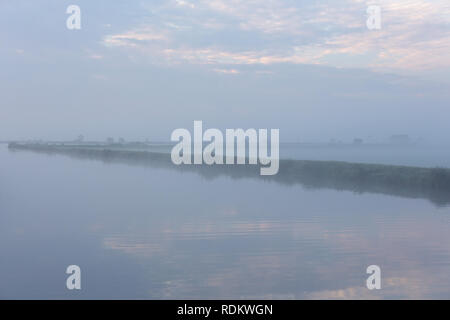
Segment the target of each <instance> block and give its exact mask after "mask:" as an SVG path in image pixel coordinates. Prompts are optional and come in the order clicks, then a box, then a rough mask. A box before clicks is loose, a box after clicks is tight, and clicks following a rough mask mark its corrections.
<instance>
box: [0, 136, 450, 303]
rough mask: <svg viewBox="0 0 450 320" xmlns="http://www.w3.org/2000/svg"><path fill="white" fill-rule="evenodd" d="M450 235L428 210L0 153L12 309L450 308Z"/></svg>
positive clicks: (439, 211) (326, 192)
mask: <svg viewBox="0 0 450 320" xmlns="http://www.w3.org/2000/svg"><path fill="white" fill-rule="evenodd" d="M337 160H339V159H337ZM449 231H450V208H449V207H437V206H435V205H434V204H432V203H431V202H430V201H428V200H421V199H407V198H401V197H395V196H389V195H379V194H355V193H352V192H348V191H337V190H330V189H317V190H306V189H304V188H302V187H301V186H300V185H283V184H277V183H275V182H267V181H264V180H260V179H232V178H230V177H227V176H221V177H217V178H215V179H205V178H204V177H202V176H200V175H198V174H196V173H195V172H178V171H175V170H170V169H158V168H152V167H143V166H131V165H126V164H113V163H111V164H105V163H102V162H100V161H90V160H79V159H73V158H69V157H67V156H57V155H53V156H49V155H45V154H37V153H32V152H24V151H20V152H10V151H8V149H7V148H6V146H5V145H0V257H1V258H0V298H14V299H15V298H44V299H47V298H63V299H70V298H144V299H146V298H156V299H161V298H162V299H177V298H183V299H194V298H225V299H226V298H255V299H258V298H274V299H276V298H285V299H290V298H292V299H304V298H305V299H308V298H319V299H322V298H447V299H450V232H449ZM70 264H77V265H79V266H80V267H81V269H82V290H81V291H77V292H74V291H68V290H67V289H66V287H65V281H66V277H67V275H66V274H65V269H66V267H67V266H68V265H70ZM372 264H376V265H379V266H380V267H381V270H382V289H381V290H372V291H369V290H368V289H367V288H366V286H365V281H366V278H367V276H368V275H367V274H366V268H367V266H369V265H372Z"/></svg>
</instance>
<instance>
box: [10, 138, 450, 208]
mask: <svg viewBox="0 0 450 320" xmlns="http://www.w3.org/2000/svg"><path fill="white" fill-rule="evenodd" d="M8 147H9V149H10V150H11V151H19V150H28V151H34V152H39V153H45V154H62V155H67V156H70V157H73V158H79V159H91V160H97V161H102V162H105V163H123V164H129V165H140V166H151V167H157V168H166V169H171V170H178V171H186V172H195V173H197V174H200V175H202V176H204V177H205V178H211V179H212V178H215V177H217V176H221V175H225V176H229V177H231V178H235V179H240V178H254V179H263V180H265V181H273V182H276V183H282V184H289V185H291V184H300V185H302V186H304V187H305V188H311V189H315V188H329V189H335V190H346V191H353V192H357V193H365V192H368V193H379V194H387V195H393V196H401V197H407V198H421V199H427V200H429V201H431V202H433V203H434V204H436V205H438V206H445V205H448V204H450V169H448V168H422V167H409V166H393V165H380V164H365V163H349V162H339V161H311V160H283V159H281V160H280V170H279V172H278V174H276V175H274V176H260V175H259V166H255V165H210V166H209V165H180V166H177V165H174V164H173V163H172V161H171V159H170V154H169V153H160V152H149V151H142V150H123V149H116V148H110V147H108V146H106V145H98V146H95V145H90V146H83V145H79V146H77V145H62V144H53V145H52V144H35V143H31V144H30V143H10V144H9V146H8Z"/></svg>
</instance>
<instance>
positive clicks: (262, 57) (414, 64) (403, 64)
mask: <svg viewBox="0 0 450 320" xmlns="http://www.w3.org/2000/svg"><path fill="white" fill-rule="evenodd" d="M370 4H377V5H380V7H381V10H382V11H381V12H382V16H381V19H382V29H381V30H368V29H367V27H366V19H367V13H366V9H367V6H368V5H370ZM146 9H147V11H148V12H151V19H148V20H146V22H145V23H143V24H142V25H141V26H138V27H134V28H132V29H131V30H124V31H123V32H120V33H116V34H111V35H108V36H106V37H104V38H103V41H102V42H103V44H104V45H106V46H108V47H110V48H111V47H122V48H125V49H127V50H138V52H141V53H142V54H143V55H144V56H146V57H158V59H157V60H154V59H152V61H158V62H162V63H170V64H172V63H193V64H237V65H238V64H244V65H245V64H262V65H267V64H278V63H293V64H321V65H329V66H335V67H347V66H356V67H362V68H370V69H375V70H377V69H378V70H413V71H420V70H428V69H436V68H443V67H450V59H448V52H449V49H450V28H449V24H450V5H449V4H448V1H447V0H436V1H433V2H427V1H424V0H399V1H396V2H395V3H394V2H392V1H388V0H380V1H376V2H372V1H367V2H365V1H360V0H337V1H335V2H332V3H329V2H327V3H325V2H320V1H319V2H315V3H308V4H302V5H299V4H298V3H296V2H292V1H263V0H248V1H244V0H227V1H225V0H208V1H206V0H200V1H197V2H195V5H194V4H193V3H191V2H187V1H184V0H176V1H174V2H170V3H169V4H164V5H159V6H157V5H154V6H150V7H149V6H148V5H147V6H146Z"/></svg>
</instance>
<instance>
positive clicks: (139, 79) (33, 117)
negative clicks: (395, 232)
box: [0, 1, 450, 143]
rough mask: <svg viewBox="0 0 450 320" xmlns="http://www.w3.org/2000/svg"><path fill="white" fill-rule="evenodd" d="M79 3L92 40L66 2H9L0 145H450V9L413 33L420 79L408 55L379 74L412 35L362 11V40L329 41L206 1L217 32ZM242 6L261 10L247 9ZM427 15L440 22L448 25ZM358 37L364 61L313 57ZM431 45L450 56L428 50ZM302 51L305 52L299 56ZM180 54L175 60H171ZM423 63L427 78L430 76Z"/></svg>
mask: <svg viewBox="0 0 450 320" xmlns="http://www.w3.org/2000/svg"><path fill="white" fill-rule="evenodd" d="M341 2H342V1H341ZM77 3H78V4H79V6H80V8H81V12H82V18H81V21H82V28H81V30H68V29H67V28H66V19H67V17H68V14H66V13H65V9H66V7H67V6H68V5H69V4H70V2H68V1H60V2H57V3H55V2H52V1H38V2H33V3H28V2H26V1H15V2H14V3H9V2H1V3H0V39H1V42H2V46H1V49H0V61H2V63H1V64H2V66H1V69H2V72H1V73H0V82H1V95H0V116H1V118H2V126H1V127H0V140H21V139H45V140H67V139H74V138H75V137H77V136H78V135H79V134H83V135H84V136H85V138H86V139H90V140H102V141H103V140H104V139H105V138H106V137H109V136H113V137H124V138H125V139H127V140H143V139H146V138H148V139H150V140H157V141H168V140H169V138H170V134H171V132H172V131H173V130H174V129H176V128H190V127H191V126H192V123H193V120H202V121H203V122H204V124H205V126H206V127H212V128H220V129H225V128H268V129H270V128H278V129H280V140H281V141H282V142H319V141H320V142H328V141H330V140H331V139H336V140H342V141H348V142H351V141H353V139H354V138H361V139H363V140H364V141H366V142H372V143H380V142H387V141H388V139H389V137H390V136H391V135H394V134H408V135H409V136H410V137H411V138H412V139H413V140H414V141H419V140H420V141H421V142H422V143H449V142H450V138H449V137H450V134H449V133H450V132H449V129H448V121H447V119H448V105H449V101H450V81H449V73H448V72H445V70H448V66H449V61H448V60H449V58H448V55H445V56H442V54H441V51H440V50H441V49H440V48H441V47H442V45H444V46H447V45H448V43H446V42H445V41H444V40H443V39H445V35H446V34H448V27H446V28H445V26H448V24H447V25H446V24H445V21H446V20H445V19H446V18H445V16H444V13H445V11H443V12H442V15H440V14H438V15H437V17H438V18H439V19H435V20H434V24H435V25H436V28H437V27H438V26H440V27H441V28H440V29H439V30H440V32H435V33H434V34H429V33H425V31H424V26H423V23H419V22H417V23H415V22H410V23H409V25H408V26H409V27H410V29H411V30H412V31H411V32H413V33H414V35H415V37H411V38H407V39H403V40H402V42H401V46H402V47H403V48H404V49H405V50H408V49H409V51H410V52H411V51H412V52H415V54H416V55H417V59H416V61H417V65H418V66H417V68H415V66H414V65H411V66H409V65H408V66H404V65H403V64H402V63H401V62H402V61H403V60H405V59H407V58H408V56H404V57H403V58H402V57H398V56H392V57H389V56H388V57H386V58H384V59H385V60H383V61H385V62H386V61H388V60H389V61H390V63H389V64H387V63H385V64H384V65H383V67H379V68H377V67H374V65H375V62H376V61H375V60H373V59H372V58H371V56H372V55H377V54H380V53H379V50H378V49H379V47H380V46H381V45H382V44H383V43H384V44H383V48H384V50H385V51H386V52H389V49H392V51H394V50H395V48H397V46H400V44H397V43H392V41H393V40H392V39H391V37H395V36H396V35H397V33H398V34H402V33H401V32H400V31H401V30H398V26H397V24H396V21H397V20H395V19H394V18H396V17H395V16H393V15H394V14H395V12H394V11H389V15H388V16H387V18H386V19H391V20H387V22H386V27H385V29H382V30H379V31H370V30H366V29H365V19H366V17H365V11H364V7H360V6H359V5H358V6H356V5H355V7H351V17H352V19H354V20H355V21H357V22H358V23H359V24H360V26H359V27H358V28H359V29H358V28H356V27H355V26H347V27H346V26H345V25H341V26H340V27H339V28H338V26H334V29H333V28H331V30H330V31H326V30H327V29H326V28H325V26H326V25H327V24H326V23H325V24H324V23H317V27H320V28H323V29H320V28H319V29H320V30H321V31H320V32H319V31H317V30H316V29H314V28H313V27H311V26H309V25H304V26H303V25H301V26H298V27H299V28H300V27H301V30H302V32H300V31H299V30H297V31H298V34H297V33H296V30H295V29H292V28H294V27H295V26H294V25H292V26H291V25H286V26H285V27H284V28H282V29H280V30H278V29H277V30H276V32H275V31H273V33H270V32H268V31H267V30H266V31H265V29H262V28H264V25H259V24H258V23H259V20H257V21H255V22H254V23H255V25H254V26H253V27H248V28H244V27H242V26H241V27H242V28H244V29H245V30H239V25H236V23H237V22H238V21H235V20H236V19H237V20H239V21H241V20H242V21H244V20H245V19H244V17H242V16H233V15H234V14H236V13H233V12H231V13H230V12H228V13H224V12H220V10H219V9H217V8H215V7H212V8H210V7H209V6H207V5H206V4H205V3H203V2H198V3H196V6H195V8H197V9H198V10H200V11H199V12H197V13H196V16H198V17H203V16H204V17H206V16H208V14H209V13H211V12H214V15H213V18H214V19H213V18H211V19H213V20H214V21H211V24H213V22H214V23H217V24H219V26H204V25H200V24H199V23H198V22H195V21H192V18H190V15H191V14H192V12H191V13H190V12H185V11H186V10H188V8H184V7H185V6H182V5H180V4H179V3H178V2H173V3H172V2H167V3H162V2H161V3H160V2H141V4H139V5H137V4H131V3H130V4H129V3H115V4H112V3H110V2H106V1H95V2H90V1H78V2H77ZM177 3H178V4H177ZM281 3H282V4H283V6H289V5H293V6H294V7H295V8H296V10H297V11H296V12H298V14H299V15H302V17H303V16H308V17H309V18H311V17H314V14H315V12H316V11H314V10H315V7H314V6H312V7H311V6H307V5H303V4H302V5H297V6H295V5H294V4H291V3H289V2H281ZM236 5H238V6H241V5H242V6H243V10H244V8H246V9H248V10H250V8H247V6H245V5H244V4H243V3H241V2H240V1H239V2H237V4H236ZM261 5H262V4H261ZM327 5H328V6H329V7H330V8H335V7H334V5H332V4H327ZM440 5H441V3H440V2H436V4H434V5H433V7H432V9H439V8H440ZM279 6H281V4H280V5H279ZM195 8H194V7H193V8H191V9H192V10H195ZM283 8H284V7H280V8H278V6H274V7H273V8H272V9H271V10H272V11H273V12H275V13H276V12H278V11H280V12H283V11H282V9H283ZM266 9H267V8H266ZM267 10H269V9H267ZM349 10H350V9H349ZM360 10H362V11H360ZM404 10H405V13H408V12H410V11H408V10H412V9H410V8H409V7H407V6H406V7H405V8H404ZM430 10H431V9H430ZM392 12H394V13H392ZM433 12H434V11H433ZM426 13H427V12H425V13H424V14H425V19H428V18H429V19H430V21H429V22H431V18H432V17H434V18H436V15H432V14H431V13H432V12H431V13H430V15H426ZM211 14H212V13H211ZM245 14H246V12H243V13H242V15H244V16H245ZM248 14H249V17H253V15H252V14H250V13H248ZM359 14H361V16H360V15H359ZM397 14H398V15H399V17H402V15H401V14H402V12H400V13H397ZM261 15H263V16H264V13H261ZM233 17H234V18H233ZM257 17H259V16H256V18H257ZM232 18H233V19H235V20H230V19H232ZM256 18H255V19H256ZM260 18H262V17H260ZM286 19H287V20H286V21H285V20H283V21H284V22H285V23H288V22H289V21H291V20H289V18H288V17H286ZM442 19H443V21H442ZM331 20H332V19H331V17H330V21H328V22H327V23H329V24H330V23H331ZM295 21H296V20H295ZM291 22H292V21H291ZM388 22H389V23H390V24H388ZM228 23H229V24H228ZM292 23H293V22H292ZM173 24H175V25H176V26H178V28H176V27H174V26H173ZM314 26H316V25H314ZM184 27H185V28H184ZM344 27H345V28H344ZM442 28H443V29H442ZM357 32H359V33H361V38H357V40H359V42H355V43H353V45H354V49H355V50H356V51H357V49H356V48H359V46H362V45H364V39H366V41H369V42H370V43H372V45H371V46H368V47H367V48H365V50H364V52H362V53H359V52H356V53H354V54H351V53H349V54H344V53H339V54H337V53H336V54H334V55H332V56H329V57H328V56H326V57H328V58H327V59H325V58H323V59H322V60H320V59H319V60H317V61H316V60H314V59H312V58H311V59H310V60H311V61H308V59H306V57H309V56H310V53H309V51H308V50H309V49H308V48H310V46H311V45H313V44H314V45H317V46H318V47H319V48H320V50H321V51H325V52H327V51H326V50H335V49H336V48H335V47H336V45H332V44H327V43H326V42H324V40H322V39H323V38H324V37H325V38H326V39H330V38H332V37H333V36H335V35H336V33H337V34H339V35H341V36H344V35H348V36H350V35H354V34H355V33H357ZM371 32H375V33H376V32H379V33H378V36H377V37H381V38H382V41H381V40H380V41H378V40H379V39H378V38H376V39H378V40H376V39H372V38H373V37H374V36H373V34H375V33H371ZM389 32H391V33H392V34H389ZM359 33H357V34H359ZM305 34H306V35H305ZM385 34H387V35H385ZM202 35H203V36H202ZM427 37H428V38H430V37H431V38H432V39H433V40H435V42H436V43H440V44H441V45H438V44H436V45H435V47H433V46H432V45H430V46H428V48H427V49H426V50H422V49H420V50H419V49H418V43H419V42H420V41H424V40H423V39H428V38H427ZM158 39H160V40H158ZM339 39H340V38H339ZM377 41H378V42H377ZM383 41H384V42H383ZM430 41H431V40H430ZM302 46H304V47H302ZM390 46H392V48H391V47H390ZM188 47H189V48H188ZM292 48H297V49H298V50H300V52H299V53H298V54H297V55H294V58H292V57H291V52H292V50H293V49H292ZM299 48H300V49H299ZM302 48H303V49H302ZM297 49H296V50H297ZM193 50H197V51H193ZM214 50H216V51H219V53H218V52H216V51H214ZM340 50H341V51H342V52H346V51H345V48H341V49H340ZM414 50H416V51H417V52H416V51H414ZM205 51H206V53H204V52H205ZM168 52H169V53H170V52H174V53H173V56H171V55H170V56H165V55H164V54H166V55H168V54H169V53H168ZM248 52H251V54H249V53H248ZM259 52H261V54H262V53H264V54H265V55H266V56H263V57H261V56H259ZM239 54H240V55H242V56H243V58H242V57H241V58H240V60H239V59H238V58H236V56H239ZM284 56H286V57H284ZM283 57H284V58H283ZM300 58H304V60H305V61H303V60H301V59H300ZM283 59H284V60H283ZM371 59H372V60H371ZM402 59H403V60H402ZM423 59H428V64H427V66H428V67H427V66H425V67H424V66H422V65H420V67H419V62H420V63H421V62H422V60H423ZM255 61H256V62H255ZM258 61H259V62H258ZM281 61H287V62H281ZM377 61H378V60H377Z"/></svg>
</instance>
